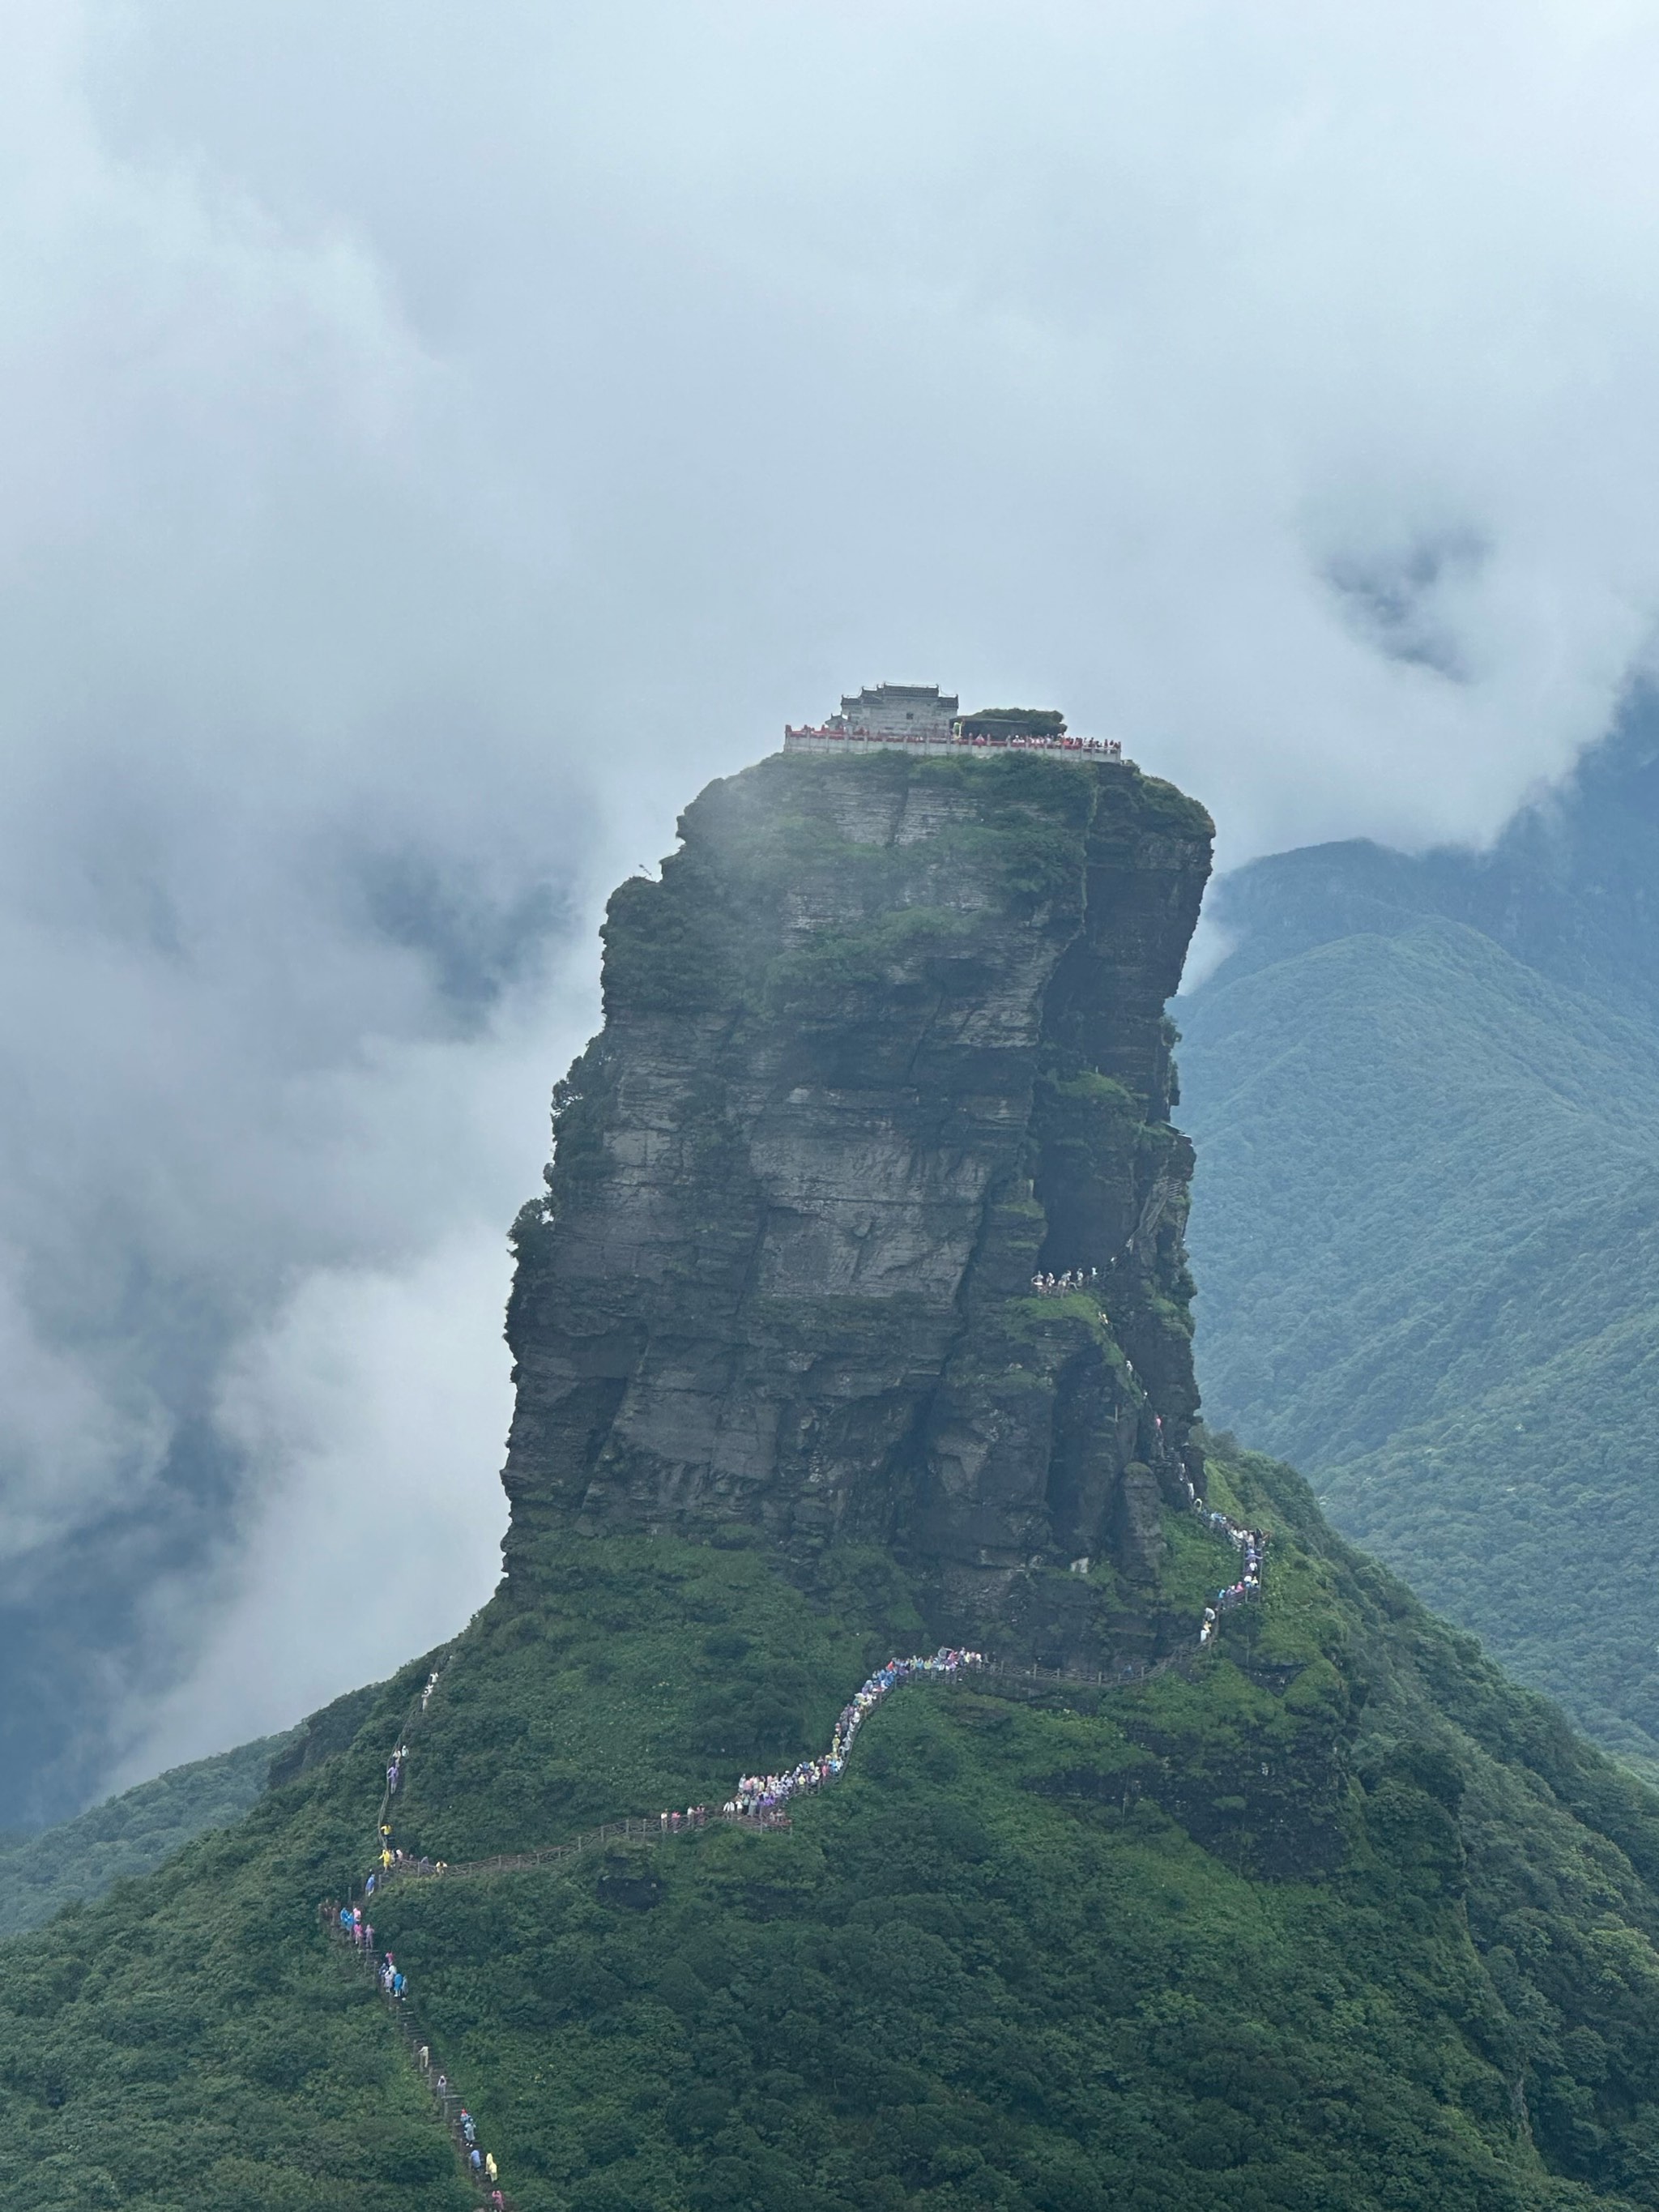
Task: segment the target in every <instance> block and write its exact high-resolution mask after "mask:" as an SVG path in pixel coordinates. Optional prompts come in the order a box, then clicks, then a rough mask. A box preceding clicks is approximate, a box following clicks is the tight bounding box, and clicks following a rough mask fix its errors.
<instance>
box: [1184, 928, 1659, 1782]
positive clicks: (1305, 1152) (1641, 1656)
mask: <svg viewBox="0 0 1659 2212" xmlns="http://www.w3.org/2000/svg"><path fill="white" fill-rule="evenodd" d="M1183 1020H1184V1026H1185V1030H1186V1038H1185V1042H1184V1044H1183V1046H1182V1079H1183V1088H1184V1092H1185V1101H1184V1104H1183V1108H1182V1120H1183V1121H1184V1122H1185V1124H1186V1126H1187V1127H1189V1128H1190V1129H1191V1130H1192V1132H1193V1133H1194V1139H1195V1141H1196V1145H1197V1151H1198V1171H1197V1175H1196V1177H1195V1181H1194V1206H1193V1215H1192V1222H1191V1227H1190V1231H1189V1240H1188V1241H1189V1243H1190V1244H1191V1247H1192V1251H1193V1255H1194V1271H1195V1272H1196V1273H1197V1275H1198V1278H1199V1280H1200V1284H1201V1285H1202V1286H1203V1288H1202V1296H1201V1297H1200V1299H1199V1302H1198V1307H1197V1313H1198V1322H1199V1334H1198V1346H1197V1349H1198V1358H1199V1371H1200V1383H1201V1384H1202V1387H1203V1389H1204V1393H1205V1400H1206V1407H1207V1409H1208V1412H1209V1413H1210V1416H1211V1418H1212V1419H1215V1420H1218V1421H1225V1422H1226V1423H1228V1424H1230V1425H1232V1426H1234V1427H1236V1428H1237V1429H1238V1430H1239V1431H1241V1432H1242V1433H1244V1434H1247V1435H1249V1436H1250V1437H1253V1438H1259V1439H1260V1440H1261V1441H1262V1442H1263V1443H1266V1444H1267V1445H1269V1446H1271V1447H1272V1448H1273V1449H1275V1450H1278V1451H1282V1452H1283V1453H1285V1455H1286V1456H1287V1457H1290V1458H1292V1459H1294V1460H1295V1461H1296V1462H1297V1463H1298V1464H1299V1465H1302V1466H1304V1467H1305V1468H1308V1469H1309V1470H1310V1474H1311V1476H1312V1479H1313V1480H1314V1481H1315V1484H1316V1487H1317V1489H1318V1492H1319V1493H1320V1496H1321V1498H1322V1502H1323V1503H1324V1504H1326V1506H1327V1507H1328V1510H1329V1511H1330V1512H1331V1514H1332V1516H1333V1517H1334V1519H1335V1520H1336V1521H1337V1522H1338V1523H1339V1525H1340V1527H1341V1528H1343V1529H1344V1531H1345V1532H1346V1533H1347V1534H1351V1535H1352V1536H1353V1537H1355V1538H1356V1539H1357V1540H1358V1541H1362V1542H1364V1544H1365V1545H1367V1546H1368V1547H1370V1548H1372V1549H1374V1550H1375V1551H1376V1552H1377V1553H1380V1554H1381V1556H1382V1557H1383V1558H1384V1559H1387V1560H1388V1561H1389V1563H1390V1564H1391V1565H1394V1566H1395V1567H1397V1568H1398V1569H1399V1570H1400V1571H1401V1573H1402V1574H1403V1575H1404V1576H1405V1577H1407V1579H1408V1580H1409V1581H1410V1583H1412V1585H1413V1588H1415V1589H1418V1590H1419V1591H1420V1592H1421V1593H1422V1595H1424V1596H1425V1598H1426V1599H1427V1600H1428V1601H1429V1602H1430V1603H1431V1604H1432V1605H1434V1606H1435V1607H1438V1608H1440V1609H1441V1610H1443V1611H1444V1612H1445V1613H1448V1614H1449V1615H1450V1616H1451V1617H1452V1618H1453V1619H1454V1620H1456V1621H1458V1622H1459V1623H1461V1624H1462V1626H1466V1627H1468V1628H1472V1629H1474V1630H1475V1631H1476V1632H1478V1633H1479V1634H1480V1637H1481V1638H1482V1639H1483V1640H1484V1641H1485V1643H1486V1645H1487V1647H1488V1648H1489V1649H1490V1650H1492V1653H1493V1654H1494V1656H1496V1657H1498V1659H1499V1660H1500V1661H1501V1662H1503V1663H1504V1665H1505V1666H1507V1667H1509V1668H1512V1669H1513V1670H1514V1671H1515V1672H1516V1674H1518V1675H1519V1676H1520V1677H1521V1678H1522V1680H1525V1681H1528V1682H1530V1683H1532V1684H1534V1686H1537V1687H1540V1688H1541V1689H1544V1690H1547V1692H1550V1693H1551V1694H1552V1695H1553V1696H1554V1697H1556V1698H1558V1699H1559V1700H1560V1702H1561V1703H1562V1704H1563V1705H1565V1707H1566V1709H1567V1710H1568V1711H1569V1712H1570V1713H1571V1715H1572V1716H1573V1717H1574V1718H1575V1719H1577V1721H1579V1722H1580V1723H1582V1724H1583V1726H1584V1727H1586V1728H1588V1729H1590V1730H1591V1732H1592V1733H1593V1734H1595V1735H1596V1736H1597V1737H1598V1738H1599V1739H1600V1740H1601V1741H1602V1742H1604V1743H1605V1744H1607V1745H1608V1746H1609V1747H1612V1748H1613V1749H1615V1750H1617V1751H1618V1752H1620V1753H1622V1754H1624V1755H1626V1756H1628V1757H1632V1758H1634V1759H1638V1760H1643V1759H1645V1760H1649V1761H1652V1760H1654V1759H1659V1512H1656V1510H1655V1485H1654V1474H1655V1464H1656V1443H1655V1430H1654V1424H1653V1408H1654V1406H1655V1403H1656V1383H1659V1034H1656V1031H1655V1030H1654V1029H1653V1027H1652V1025H1651V1024H1649V1023H1648V1022H1647V1021H1645V1020H1644V1019H1643V1018H1639V1017H1638V1016H1635V1015H1630V1016H1626V1015H1621V1014H1620V1013H1617V1012H1613V1011H1611V1010H1610V1009H1609V1008H1608V1007H1607V1006H1604V1005H1601V1004H1598V1003H1597V1002H1596V1001H1595V1000H1592V999H1590V998H1588V997H1586V996H1583V995H1581V994H1575V993H1573V992H1571V991H1569V990H1567V989H1565V987H1561V986H1559V985H1558V984H1555V983H1553V982H1550V981H1547V980H1546V979H1545V977H1543V976H1542V975H1540V974H1538V973H1537V972H1536V971H1535V970H1534V969H1530V968H1528V967H1525V966H1522V964H1521V963H1519V962H1518V961H1516V960H1515V959H1514V958H1512V957H1510V955H1509V954H1508V953H1507V952H1505V951H1503V950H1502V949H1501V948H1500V947H1499V946H1498V945H1496V944H1495V943H1494V942H1493V941H1492V939H1490V938H1489V937H1486V936H1485V935H1483V934H1481V933H1479V932H1477V931H1475V930H1474V929H1471V928H1468V927H1464V926H1462V925H1461V924H1457V923H1454V922H1449V921H1433V920H1431V921H1419V922H1417V923H1415V924H1414V925H1413V926H1412V927H1407V928H1404V929H1401V931H1399V932H1398V933H1395V934H1390V935H1381V934H1365V933H1361V934H1356V935H1352V936H1347V937H1343V938H1340V939H1338V940H1336V941H1334V942H1332V943H1328V944H1325V945H1318V946H1316V947H1314V948H1313V949H1311V950H1307V951H1300V952H1297V953H1293V954H1291V956H1289V957H1284V958H1281V959H1279V960H1276V961H1273V962H1271V963H1268V964H1266V965H1263V966H1261V967H1258V968H1256V969H1254V970H1253V971H1252V972H1246V973H1243V974H1233V973H1231V971H1230V970H1228V969H1224V970H1223V971H1222V972H1221V974H1220V975H1218V977H1217V978H1216V980H1215V981H1213V982H1212V983H1211V984H1210V985H1208V986H1207V987H1206V988H1205V989H1204V990H1202V991H1200V993H1199V994H1196V996H1195V997H1194V999H1193V1000H1190V1001H1188V1003H1187V1005H1186V1006H1185V1008H1184V1010H1183ZM1655 1771H1659V1769H1656V1770H1655Z"/></svg>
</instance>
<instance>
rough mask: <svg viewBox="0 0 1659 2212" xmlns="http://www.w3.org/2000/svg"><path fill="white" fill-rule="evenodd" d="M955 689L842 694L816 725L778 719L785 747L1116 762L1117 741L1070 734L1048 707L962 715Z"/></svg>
mask: <svg viewBox="0 0 1659 2212" xmlns="http://www.w3.org/2000/svg"><path fill="white" fill-rule="evenodd" d="M961 708H962V702H961V700H960V699H958V698H957V696H955V695H954V694H952V693H949V692H941V691H940V690H939V686H938V684H877V685H875V686H874V688H873V689H872V688H871V687H870V686H869V685H867V684H866V686H865V688H864V689H863V690H861V691H848V692H844V693H843V694H842V702H841V712H840V713H839V714H831V715H830V716H829V720H827V721H825V722H823V723H820V724H819V725H818V726H817V727H814V726H812V725H811V724H810V723H809V724H806V725H805V726H803V727H802V728H800V729H799V730H797V729H794V728H793V727H792V726H790V725H789V724H788V723H787V722H786V723H785V724H784V729H783V749H784V750H785V751H786V752H836V751H844V752H873V751H877V750H880V749H881V748H883V747H884V746H887V745H905V746H909V747H912V748H914V749H916V750H921V751H924V752H933V751H943V750H951V751H957V750H962V749H963V748H971V749H972V750H975V751H981V750H1003V749H1006V748H1008V747H1013V748H1016V749H1018V750H1027V749H1030V748H1033V747H1035V748H1036V749H1037V750H1042V751H1060V752H1070V753H1088V754H1091V755H1093V756H1094V757H1095V758H1096V759H1103V760H1121V759H1122V757H1123V748H1122V746H1121V744H1120V743H1119V742H1118V740H1117V739H1116V738H1074V737H1073V736H1072V735H1071V734H1070V733H1069V732H1068V731H1067V730H1066V717H1065V716H1064V714H1061V713H1060V711H1059V710H1058V708H1053V707H981V708H979V709H978V710H977V711H976V712H975V713H974V714H963V712H962V711H961Z"/></svg>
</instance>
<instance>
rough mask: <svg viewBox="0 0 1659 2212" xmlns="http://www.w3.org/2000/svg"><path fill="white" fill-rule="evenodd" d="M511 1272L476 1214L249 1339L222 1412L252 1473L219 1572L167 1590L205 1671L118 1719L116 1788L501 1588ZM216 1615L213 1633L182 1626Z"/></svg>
mask: <svg viewBox="0 0 1659 2212" xmlns="http://www.w3.org/2000/svg"><path fill="white" fill-rule="evenodd" d="M506 1295H507V1252H506V1243H505V1239H504V1238H503V1237H502V1235H501V1229H500V1227H499V1225H497V1224H496V1223H495V1222H493V1221H492V1222H479V1223H475V1224H471V1225H458V1226H456V1227H455V1228H453V1229H452V1230H451V1231H450V1232H449V1234H448V1235H447V1237H444V1239H443V1240H442V1241H441V1243H438V1244H436V1245H435V1246H434V1247H433V1248H432V1249H430V1250H428V1251H427V1252H424V1253H422V1255H420V1256H419V1257H418V1258H417V1259H416V1261H414V1263H413V1264H412V1265H411V1266H410V1267H409V1268H408V1269H407V1270H406V1271H404V1272H403V1273H398V1274H395V1275H393V1274H389V1273H384V1272H377V1271H372V1270H366V1269H338V1270H319V1271H318V1272H317V1273H313V1274H311V1275H309V1276H307V1279H306V1280H305V1281H304V1283H303V1284H302V1285H301V1286H300V1287H299V1288H298V1290H297V1291H295V1295H294V1297H292V1299H291V1300H290V1301H289V1303H288V1304H287V1305H286V1306H284V1307H283V1309H282V1310H281V1311H280V1312H278V1313H277V1314H276V1315H274V1316H272V1318H271V1319H270V1322H269V1323H268V1324H267V1325H266V1326H264V1327H263V1328H259V1329H258V1330H256V1331H255V1332H254V1333H253V1334H252V1335H251V1336H250V1337H249V1338H248V1340H246V1342H245V1343H244V1344H243V1345H242V1346H240V1348H239V1350H238V1352H237V1354H236V1356H235V1358H234V1361H233V1362H232V1363H231V1364H230V1366H229V1369H228V1372H227V1373H226V1375H225V1376H224V1378H223V1381H222V1386H221V1391H220V1399H219V1416H220V1419H221V1421H222V1424H223V1425H224V1428H225V1430H226V1432H227V1433H228V1435H229V1436H230V1437H233V1438H234V1440H235V1442H236V1443H238V1444H239V1445H240V1447H241V1448H242V1449H243V1451H244V1452H245V1453H246V1463H247V1467H248V1469H249V1474H250V1480H248V1482H247V1483H246V1486H245V1488H244V1491H243V1493H242V1496H241V1498H240V1503H239V1507H238V1510H237V1513H236V1516H235V1518H234V1522H233V1523H232V1524H231V1526H230V1527H229V1528H227V1530H226V1531H225V1532H224V1535H223V1538H222V1546H221V1548H220V1551H219V1553H218V1557H217V1559H216V1562H215V1565H214V1568H213V1569H212V1570H211V1571H204V1570H203V1569H202V1567H201V1566H200V1565H192V1567H191V1570H190V1571H189V1573H188V1575H187V1576H186V1577H183V1578H180V1580H179V1581H178V1582H173V1581H170V1580H169V1581H163V1582H162V1583H160V1584H159V1585H158V1586H157V1588H156V1589H155V1592H154V1593H153V1594H152V1597H151V1600H150V1608H149V1609H150V1613H151V1626H152V1632H153V1636H154V1638H155V1643H156V1644H157V1645H158V1646H160V1647H161V1648H166V1647H167V1645H168V1644H172V1645H173V1648H175V1649H176V1650H179V1655H180V1656H181V1657H182V1658H184V1659H185V1661H186V1662H187V1663H188V1671H187V1672H186V1673H185V1674H184V1675H183V1677H182V1679H181V1680H179V1681H178V1682H177V1683H176V1684H175V1685H174V1686H173V1688H172V1689H171V1690H170V1691H168V1692H165V1693H164V1694H162V1695H161V1697H160V1699H152V1698H150V1697H149V1696H144V1697H141V1698H139V1699H137V1700H135V1701H133V1702H132V1703H131V1705H128V1706H127V1707H126V1709H125V1711H124V1712H123V1713H122V1714H121V1716H120V1717H119V1722H118V1728H119V1727H125V1729H129V1730H131V1731H133V1732H134V1734H135V1739H136V1740H135V1741H132V1742H131V1744H130V1746H129V1748H128V1750H127V1753H126V1755H125V1761H124V1764H123V1767H122V1769H121V1771H120V1772H119V1773H118V1777H117V1780H116V1784H115V1786H117V1787H119V1786H121V1784H122V1782H123V1781H138V1780H142V1779H143V1778H144V1777H145V1776H146V1775H149V1774H153V1773H155V1772H158V1771H161V1770H162V1769H164V1768H166V1767H167V1766H169V1765H177V1764H179V1762H180V1761H182V1760H184V1759H191V1758H194V1757H197V1756H200V1755H201V1754H202V1753H204V1752H206V1751H210V1750H215V1749H220V1748H222V1747H226V1746H228V1745H229V1744H232V1743H235V1742H239V1741H245V1740H246V1738H247V1737H249V1736H250V1735H264V1734H269V1733H272V1732H274V1731H275V1730H276V1729H281V1728H285V1727H288V1726H289V1725H291V1724H292V1723H293V1722H294V1721H295V1719H297V1718H298V1717H299V1716H300V1715H301V1713H303V1712H306V1711H311V1710H313V1709H314V1708H315V1707H316V1706H318V1705H324V1704H325V1703H326V1702H327V1701H328V1700H329V1699H331V1698H334V1697H337V1696H338V1695H339V1694H340V1693H341V1692H342V1691H344V1690H349V1689H353V1688H356V1686H357V1685H358V1684H359V1683H360V1682H367V1681H374V1680H379V1679H380V1678H381V1677H382V1676H384V1675H386V1674H390V1673H392V1670H393V1669H394V1668H396V1667H398V1665H400V1664H401V1662H403V1661H404V1659H406V1658H408V1657H409V1656H410V1655H411V1654H412V1653H414V1652H416V1651H420V1650H425V1649H427V1648H428V1646H430V1645H432V1644H436V1643H439V1642H441V1640H442V1639H443V1638H446V1637H447V1636H450V1635H453V1632H454V1631H455V1630H456V1628H457V1627H458V1626H460V1624H461V1623H462V1622H464V1621H465V1620H466V1619H467V1617H468V1615H469V1614H470V1613H473V1612H474V1611H476V1609H477V1607H479V1606H480V1605H482V1604H483V1602H484V1601H485V1599H486V1598H488V1596H489V1594H490V1591H491V1590H492V1589H493V1588H494V1587H495V1580H496V1577H497V1576H498V1574H499V1572H500V1570H501V1557H500V1543H501V1532H502V1529H503V1528H504V1527H505V1523H506V1517H507V1516H506V1504H505V1500H504V1499H503V1498H502V1496H501V1485H500V1483H499V1481H498V1480H497V1479H496V1468H497V1463H498V1459H499V1447H500V1445H501V1442H502V1441H503V1440H504V1439H505V1437H506V1434H507V1421H508V1419H509V1418H510V1415H511V1395H512V1394H511V1391H510V1389H509V1388H508V1384H507V1367H508V1362H507V1353H506V1350H505V1347H504V1346H503V1345H502V1344H501V1336H500V1332H499V1330H492V1329H491V1328H489V1326H488V1319H489V1316H492V1315H494V1314H497V1313H499V1312H500V1310H501V1307H502V1306H503V1305H504V1304H505V1302H506ZM492 1444H493V1446H494V1447H495V1449H492V1448H491V1447H492ZM204 1595H206V1596H207V1599H208V1602H207V1603H206V1604H205V1606H204ZM202 1617H205V1618H206V1620H207V1621H208V1622H209V1627H208V1631H207V1633H206V1636H205V1638H203V1639H202V1640H201V1642H200V1643H199V1644H193V1641H192V1639H190V1638H184V1637H181V1635H180V1630H181V1627H182V1626H183V1624H185V1622H187V1621H188V1620H191V1619H192V1618H195V1619H200V1618H202Z"/></svg>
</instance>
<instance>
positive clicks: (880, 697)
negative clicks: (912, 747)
mask: <svg viewBox="0 0 1659 2212" xmlns="http://www.w3.org/2000/svg"><path fill="white" fill-rule="evenodd" d="M961 703H962V702H961V701H960V700H959V699H955V698H945V697H943V696H941V695H940V692H939V686H938V684H877V686H876V687H875V689H874V690H873V691H872V690H870V689H869V687H868V686H867V685H866V688H865V689H864V690H862V691H857V692H843V693H842V702H841V712H840V714H832V715H831V716H830V717H829V727H830V728H831V729H842V730H856V731H858V732H859V733H860V736H866V735H867V736H869V737H872V738H929V737H932V738H948V737H949V736H950V734H951V722H952V720H953V718H954V716H955V714H956V711H957V708H958V707H959V706H960V705H961Z"/></svg>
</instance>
